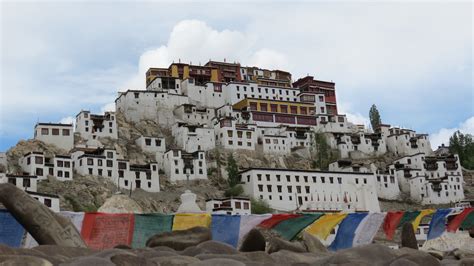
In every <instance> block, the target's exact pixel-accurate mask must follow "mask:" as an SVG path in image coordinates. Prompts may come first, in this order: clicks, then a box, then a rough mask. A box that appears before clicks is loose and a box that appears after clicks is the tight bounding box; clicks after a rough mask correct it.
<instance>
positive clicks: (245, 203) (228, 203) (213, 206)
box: [206, 197, 252, 215]
mask: <svg viewBox="0 0 474 266" xmlns="http://www.w3.org/2000/svg"><path fill="white" fill-rule="evenodd" d="M251 209H252V205H251V202H250V199H249V198H245V197H230V198H223V199H208V200H206V212H208V213H212V214H228V215H248V214H251Z"/></svg>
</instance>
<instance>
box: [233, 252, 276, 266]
mask: <svg viewBox="0 0 474 266" xmlns="http://www.w3.org/2000/svg"><path fill="white" fill-rule="evenodd" d="M240 255H242V256H245V257H247V258H248V259H249V260H250V261H253V262H261V263H266V264H275V263H276V261H275V260H274V259H273V258H272V257H271V256H270V255H269V254H268V253H266V252H265V251H253V252H243V253H241V254H240Z"/></svg>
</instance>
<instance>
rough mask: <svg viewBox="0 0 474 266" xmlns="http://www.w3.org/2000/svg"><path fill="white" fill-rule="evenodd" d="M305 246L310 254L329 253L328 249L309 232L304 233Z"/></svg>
mask: <svg viewBox="0 0 474 266" xmlns="http://www.w3.org/2000/svg"><path fill="white" fill-rule="evenodd" d="M303 244H304V245H305V247H306V250H307V251H308V252H315V253H318V252H323V253H327V252H329V251H328V249H327V248H326V247H325V246H324V245H323V243H321V241H319V239H318V238H317V237H315V236H313V235H311V234H310V233H308V232H306V231H305V232H303Z"/></svg>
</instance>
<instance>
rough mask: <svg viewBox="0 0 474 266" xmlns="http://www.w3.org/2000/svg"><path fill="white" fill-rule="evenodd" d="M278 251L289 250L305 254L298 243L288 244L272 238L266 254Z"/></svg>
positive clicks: (304, 249)
mask: <svg viewBox="0 0 474 266" xmlns="http://www.w3.org/2000/svg"><path fill="white" fill-rule="evenodd" d="M280 250H289V251H293V252H300V253H302V252H306V248H305V247H303V245H302V244H301V243H299V242H289V241H286V240H283V239H281V238H279V237H272V238H271V239H270V241H269V243H268V250H267V252H268V253H273V252H277V251H280Z"/></svg>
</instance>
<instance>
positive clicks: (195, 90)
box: [181, 78, 228, 108]
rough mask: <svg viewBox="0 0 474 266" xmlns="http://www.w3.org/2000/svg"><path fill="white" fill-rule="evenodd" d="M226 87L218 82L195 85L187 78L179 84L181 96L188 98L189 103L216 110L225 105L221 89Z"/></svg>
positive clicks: (192, 80)
mask: <svg viewBox="0 0 474 266" xmlns="http://www.w3.org/2000/svg"><path fill="white" fill-rule="evenodd" d="M227 86H228V85H226V84H225V83H220V82H207V83H204V84H197V83H196V82H195V81H194V79H192V78H188V79H185V80H183V81H182V82H181V88H182V91H183V94H185V95H187V96H188V98H189V103H192V104H194V105H198V106H201V107H207V108H217V107H220V106H222V105H224V104H225V100H226V97H227V96H226V95H225V94H224V91H223V88H226V87H227Z"/></svg>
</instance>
